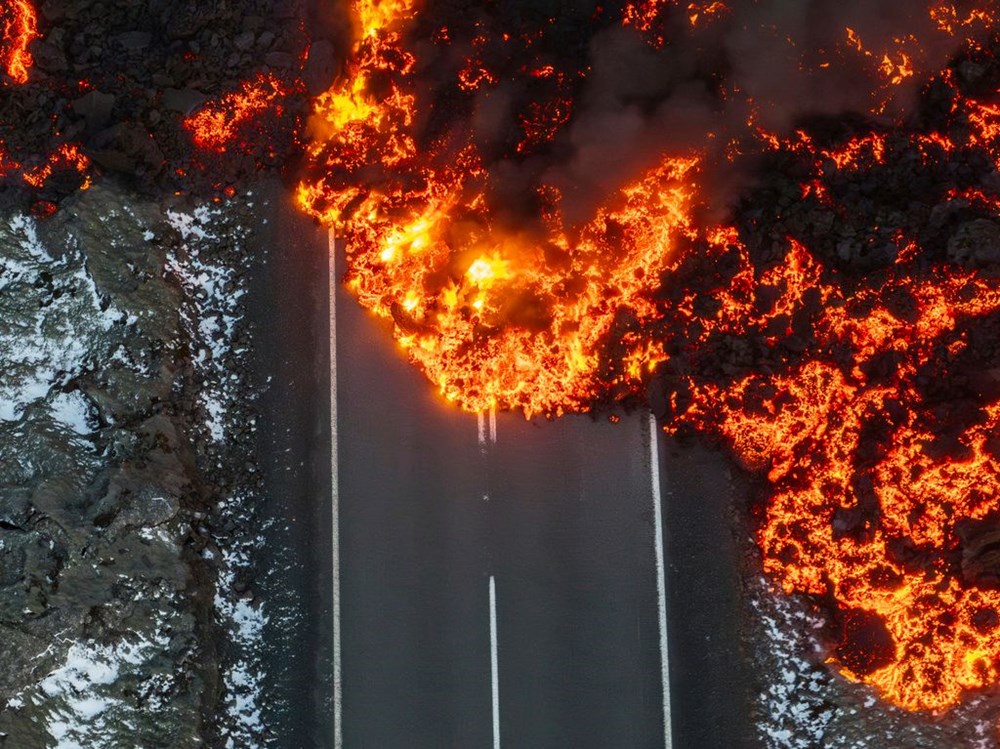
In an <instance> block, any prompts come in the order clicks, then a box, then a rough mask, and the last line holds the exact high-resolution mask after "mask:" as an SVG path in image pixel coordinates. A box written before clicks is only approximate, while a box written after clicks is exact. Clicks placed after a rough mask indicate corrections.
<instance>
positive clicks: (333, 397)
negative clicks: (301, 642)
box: [327, 229, 344, 749]
mask: <svg viewBox="0 0 1000 749" xmlns="http://www.w3.org/2000/svg"><path fill="white" fill-rule="evenodd" d="M327 240H328V251H329V259H328V263H327V266H328V268H329V272H330V505H331V514H332V516H333V528H332V534H333V535H332V538H333V746H334V749H343V746H344V728H343V715H344V710H343V686H344V680H343V674H342V673H341V670H340V476H339V466H338V462H337V450H338V447H337V286H338V280H337V251H336V235H335V234H334V231H333V229H330V230H329V232H328V233H327Z"/></svg>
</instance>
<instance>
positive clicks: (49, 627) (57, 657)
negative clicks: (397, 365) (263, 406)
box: [0, 183, 265, 749]
mask: <svg viewBox="0 0 1000 749" xmlns="http://www.w3.org/2000/svg"><path fill="white" fill-rule="evenodd" d="M208 206H209V207H206V206H204V205H202V206H200V207H199V206H197V205H194V206H192V205H191V204H190V203H186V202H183V201H180V200H177V201H174V204H173V205H165V204H164V203H163V202H162V201H161V202H159V203H153V202H150V201H146V200H143V199H141V198H139V197H138V196H137V195H136V194H134V193H132V192H130V191H128V190H125V189H122V188H120V187H116V186H113V185H112V184H110V183H109V184H105V185H101V186H97V187H94V188H93V189H91V190H89V191H87V192H85V193H81V195H80V196H79V198H78V199H75V200H73V201H72V202H70V203H68V204H66V205H65V206H64V207H63V209H62V210H61V211H60V212H59V213H58V214H56V215H55V216H53V217H51V218H49V219H46V220H44V221H41V222H39V221H37V220H36V219H33V218H30V217H27V216H25V215H24V214H23V213H19V212H17V211H7V212H6V213H5V215H3V216H2V217H0V246H2V247H3V248H4V249H3V253H0V287H2V292H3V293H2V294H0V337H2V338H3V345H2V346H0V357H2V367H3V369H4V371H5V376H4V378H3V380H2V386H0V387H2V388H3V391H4V392H3V394H2V402H3V410H2V412H0V456H2V463H3V465H4V472H3V476H2V479H0V545H2V548H3V550H4V554H3V556H2V557H0V559H2V565H0V586H2V591H0V602H2V611H0V626H2V628H3V630H4V633H3V637H2V638H0V643H2V644H0V648H2V652H0V659H2V662H3V664H4V668H3V675H2V677H0V703H3V704H5V705H6V709H4V710H3V711H2V712H0V735H2V736H3V739H2V740H0V745H4V746H9V747H12V748H13V747H17V748H18V749H21V748H22V747H24V748H26V749H30V748H31V747H45V746H60V747H69V746H87V747H117V746H136V745H141V746H150V747H153V746H163V747H185V746H204V745H206V743H207V745H210V746H260V745H263V742H264V733H263V726H262V725H261V723H260V720H259V710H260V704H259V696H260V695H259V689H260V685H259V676H260V669H261V666H260V663H259V656H257V655H255V654H254V646H255V645H256V644H257V640H258V639H259V634H260V629H261V627H262V626H263V623H264V619H265V617H264V615H263V613H262V612H261V611H260V607H259V605H258V604H257V603H256V602H255V601H254V594H253V592H252V585H251V582H252V578H253V573H252V565H253V559H252V557H253V550H254V547H255V544H259V543H261V542H260V539H259V536H258V533H257V530H256V524H255V523H254V515H253V513H254V503H253V501H252V500H253V499H254V497H253V492H254V490H255V487H256V481H257V480H256V477H255V475H254V467H253V464H252V455H251V452H250V451H251V450H252V441H253V438H254V436H253V435H254V426H255V424H254V421H253V417H252V416H249V415H248V411H249V410H250V409H251V402H252V393H251V392H249V391H248V388H251V387H252V386H253V384H252V383H251V382H249V380H248V378H247V377H246V376H245V375H244V372H245V369H244V367H245V362H244V360H245V358H246V357H247V355H248V346H247V335H248V333H247V330H246V328H245V325H244V322H243V315H242V311H241V301H240V300H241V296H242V294H243V293H245V288H246V283H247V278H246V274H247V273H248V269H249V267H250V265H251V263H252V259H251V258H250V255H249V253H247V252H246V246H245V244H246V243H247V242H249V241H250V240H251V237H250V236H249V235H250V229H249V228H248V227H249V226H252V225H253V222H252V221H251V220H250V219H249V218H248V216H249V215H250V214H251V212H253V211H254V210H255V208H257V209H259V207H258V206H256V204H255V199H254V197H253V196H252V195H250V194H248V195H244V196H242V198H241V199H240V200H238V201H234V202H233V203H232V204H222V205H216V204H212V203H209V204H208ZM4 742H5V743H4ZM136 742H137V743H136Z"/></svg>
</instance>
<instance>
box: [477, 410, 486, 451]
mask: <svg viewBox="0 0 1000 749" xmlns="http://www.w3.org/2000/svg"><path fill="white" fill-rule="evenodd" d="M476 424H477V426H478V427H479V447H481V448H482V449H484V450H485V449H486V414H485V413H483V412H482V411H480V412H479V413H477V414H476Z"/></svg>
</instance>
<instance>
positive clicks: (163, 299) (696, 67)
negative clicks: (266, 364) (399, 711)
mask: <svg viewBox="0 0 1000 749" xmlns="http://www.w3.org/2000/svg"><path fill="white" fill-rule="evenodd" d="M209 5H212V4H209ZM217 5H218V6H219V7H212V8H208V9H204V8H202V9H198V8H195V7H194V6H193V5H190V4H183V3H182V4H178V5H177V7H176V8H171V9H167V8H161V9H160V10H159V11H158V12H156V13H154V12H153V11H152V10H149V11H148V12H147V11H143V10H142V9H138V10H134V11H130V12H128V13H124V14H123V15H122V16H121V17H120V18H119V17H115V18H112V17H110V16H109V15H108V14H107V13H105V12H103V11H102V10H101V9H99V8H97V7H96V5H95V7H93V8H91V7H90V5H88V4H85V6H86V7H84V8H83V9H78V10H76V11H73V12H70V11H68V10H67V8H66V7H63V4H62V3H50V4H46V5H45V6H43V7H39V8H36V7H35V6H34V5H33V4H32V3H31V2H28V0H18V2H14V3H9V4H8V5H7V6H6V7H5V8H4V9H3V10H0V42H2V44H0V68H2V69H3V71H5V77H4V79H3V81H2V85H0V177H2V179H3V191H2V193H0V194H2V197H3V200H4V206H5V208H4V210H5V213H4V216H3V220H2V222H0V230H2V232H3V233H4V235H5V240H4V243H3V245H2V246H0V253H2V254H0V270H2V272H0V291H2V292H3V293H4V295H5V300H6V301H8V303H9V304H10V309H9V310H7V315H6V317H5V318H4V319H5V321H6V322H5V327H4V328H2V329H0V333H2V334H3V336H4V337H5V340H6V341H7V345H6V347H5V349H4V351H5V354H4V355H5V357H6V360H5V371H6V372H8V373H9V374H7V375H5V377H4V379H3V380H2V381H0V389H2V391H3V393H4V401H5V402H4V405H2V406H0V427H2V431H0V440H2V442H0V451H3V453H4V454H5V456H9V458H10V460H11V465H12V466H14V468H13V469H12V470H11V471H10V474H9V477H8V478H7V479H5V481H6V482H7V483H6V484H5V486H4V492H5V493H4V495H3V500H2V501H3V505H2V509H3V512H5V513H7V514H8V515H9V516H10V517H9V519H3V518H0V519H3V522H2V523H0V543H2V544H3V546H2V548H4V549H8V548H10V549H14V550H16V551H15V552H14V553H13V556H12V559H15V560H19V561H17V563H16V564H15V563H12V566H11V572H10V574H6V573H5V574H3V575H2V576H0V582H3V584H4V585H5V586H6V587H5V590H6V591H8V592H7V594H5V595H6V599H7V601H9V602H11V603H10V605H9V606H6V605H5V607H4V611H3V615H2V616H3V619H2V621H3V624H4V626H5V627H6V628H8V629H9V630H10V631H12V632H14V631H16V632H17V633H18V634H17V635H16V637H15V636H14V635H12V637H15V639H14V640H12V642H15V645H14V646H12V647H13V649H14V650H20V651H21V653H22V658H21V660H18V658H17V656H16V654H14V653H13V652H12V653H10V654H9V657H10V659H11V662H12V663H15V664H17V667H16V668H12V669H10V671H9V673H10V676H9V678H8V680H7V683H6V684H4V683H0V697H2V698H3V699H5V700H6V704H7V706H8V708H9V710H7V711H5V712H4V717H3V718H0V731H3V732H4V734H5V735H6V737H8V739H9V740H12V741H15V742H16V741H21V742H22V743H21V744H16V745H18V746H29V745H35V744H37V745H39V746H41V745H46V746H47V745H49V744H47V743H45V742H49V743H52V742H56V743H58V745H59V746H64V745H65V746H70V745H75V744H72V743H65V742H73V741H76V742H77V744H83V745H87V746H104V745H107V746H112V745H114V741H113V740H112V739H110V738H108V737H110V736H114V735H116V734H115V731H121V730H125V727H129V726H133V723H134V719H133V717H130V716H131V714H132V713H131V712H130V711H135V710H136V709H137V705H146V704H162V705H164V706H167V705H169V706H170V709H172V710H174V711H175V712H176V715H173V717H171V718H170V719H169V720H170V722H171V725H172V726H174V727H175V728H176V727H177V726H185V727H186V728H185V729H184V730H185V731H186V732H187V733H186V734H184V736H186V737H182V738H180V739H176V738H175V740H174V743H173V744H171V745H172V746H177V747H182V746H189V745H190V746H195V745H202V744H200V743H199V742H204V741H207V742H208V743H209V744H210V745H216V744H218V745H219V746H243V745H275V746H277V745H281V743H280V742H281V737H280V736H277V735H276V734H275V733H274V732H273V731H272V730H270V729H269V727H268V726H267V725H266V717H267V714H268V710H269V708H268V707H267V704H266V703H267V700H266V696H265V694H264V691H263V690H264V689H265V688H266V686H265V685H266V683H267V676H266V672H267V669H268V667H269V666H268V665H267V663H266V658H265V657H264V656H262V655H261V654H260V648H262V647H263V645H262V640H261V633H262V632H265V631H268V627H275V626H277V625H275V623H274V622H275V620H274V619H269V618H268V617H269V614H268V611H269V609H268V604H267V601H266V597H265V598H264V599H258V598H257V596H258V595H259V593H260V591H259V590H258V589H257V587H256V585H255V582H254V580H255V577H256V576H260V577H262V578H264V577H266V575H265V574H264V573H263V572H262V571H261V570H259V569H258V568H257V566H255V565H259V557H260V554H261V549H262V545H263V544H264V543H265V542H264V541H263V540H262V537H260V536H258V535H256V534H255V533H254V532H253V531H252V528H253V526H254V523H255V522H256V521H257V520H259V517H260V516H259V515H258V514H256V513H258V512H260V511H259V510H256V509H254V500H255V498H256V497H257V496H258V493H259V489H260V486H261V485H260V479H259V478H257V477H255V476H254V475H253V474H254V473H255V471H256V470H257V468H256V466H255V460H256V459H255V457H254V452H253V451H254V447H253V446H254V445H255V444H256V443H255V441H254V440H255V439H256V437H255V424H256V421H255V418H256V416H255V414H256V411H255V408H257V407H256V406H255V405H254V402H255V401H254V397H253V394H254V393H255V392H256V393H258V394H259V392H260V389H261V388H263V387H264V385H263V384H262V383H259V382H254V380H253V376H252V375H251V374H249V373H248V372H249V369H250V365H249V364H248V361H249V358H250V357H252V355H253V342H254V340H255V338H254V335H255V331H254V327H253V325H252V324H250V323H249V322H247V319H248V318H247V314H248V310H247V309H246V307H245V303H244V302H243V299H244V297H245V296H246V295H247V293H248V292H247V288H248V287H247V285H246V284H247V283H248V282H247V281H246V278H247V277H248V276H250V275H252V269H253V268H255V267H257V266H256V265H255V263H259V262H260V258H258V257H255V256H254V252H255V249H254V248H253V247H252V246H251V244H248V243H247V241H246V239H247V237H248V236H249V234H250V233H251V229H250V227H251V226H252V225H253V226H256V225H257V224H255V223H254V222H255V221H256V220H257V219H258V218H259V216H258V215H257V214H258V212H257V211H255V210H254V205H255V204H256V203H255V201H256V200H257V199H258V198H255V190H256V186H257V185H258V184H259V183H260V181H261V180H266V179H268V178H276V177H280V178H282V179H283V180H284V183H285V184H286V185H287V186H288V193H289V194H290V195H292V196H294V199H295V201H296V203H297V205H298V206H299V208H300V209H301V210H302V211H303V212H304V213H305V214H306V215H307V216H310V217H312V218H314V219H315V220H316V221H318V222H319V223H321V224H322V225H323V226H325V227H328V228H329V229H331V230H332V231H334V232H335V233H336V235H337V237H338V239H339V240H340V241H342V242H343V244H344V246H345V249H346V261H347V266H346V270H345V273H344V277H343V283H344V285H345V287H346V289H347V290H349V292H350V293H351V294H352V295H353V296H354V297H356V298H357V300H358V302H359V303H360V304H361V305H362V306H363V307H364V308H365V309H367V310H368V311H369V312H370V313H371V314H372V315H373V316H374V317H376V318H378V319H380V320H381V321H382V323H383V324H384V325H385V326H387V327H388V328H390V329H391V330H392V335H393V337H394V339H395V341H396V342H397V343H398V345H399V347H400V350H401V351H402V352H403V353H404V354H405V356H407V357H408V359H409V360H410V361H411V362H412V363H413V365H414V366H416V367H417V368H418V369H419V370H420V371H421V372H423V374H424V375H426V378H427V380H428V381H429V387H433V388H436V390H437V391H438V392H439V393H440V395H441V397H442V400H443V401H444V402H445V403H447V404H450V406H451V407H454V408H461V409H465V410H468V411H470V412H480V413H482V412H484V411H490V410H496V409H500V410H512V411H520V412H522V413H523V414H524V415H525V417H526V418H529V419H531V418H559V417H560V416H562V415H564V414H569V413H580V412H589V413H593V414H595V415H602V414H606V413H609V412H610V409H613V408H616V407H622V406H624V407H626V408H638V407H642V406H643V405H645V404H647V403H648V405H649V406H650V407H651V408H652V410H653V412H654V413H655V415H656V417H657V419H658V424H659V426H660V427H661V428H662V430H663V431H664V432H665V433H666V434H668V435H670V436H672V437H676V438H678V439H681V440H685V439H697V440H700V441H702V442H704V443H706V444H709V445H712V446H713V447H715V448H717V449H719V450H721V451H723V452H724V453H725V454H726V455H727V456H728V457H729V459H730V460H732V461H733V464H734V465H735V466H738V470H739V477H740V478H739V483H740V486H741V487H742V491H741V496H742V497H744V498H745V500H746V501H745V503H744V504H740V505H739V506H738V507H736V508H734V512H735V513H736V517H737V519H738V524H739V526H740V528H741V529H742V530H741V532H742V535H741V537H743V538H746V539H747V547H746V550H747V554H746V556H747V562H746V569H743V570H741V574H742V576H743V581H744V599H745V604H746V607H747V619H746V630H747V633H748V640H749V650H750V652H751V653H752V656H751V661H752V664H753V666H754V668H753V670H754V672H755V674H757V676H756V677H755V688H754V695H753V697H754V700H755V706H756V707H755V711H756V712H755V715H754V718H755V729H754V730H755V731H756V733H757V739H758V740H759V741H760V743H762V744H763V745H765V746H768V747H772V746H773V747H792V746H794V747H804V748H805V747H814V746H825V747H869V746H879V747H887V748H889V747H896V746H898V747H914V746H928V747H942V746H963V747H967V746H976V747H979V746H981V747H995V746H998V744H1000V700H998V698H997V688H998V684H1000V553H998V551H997V549H998V547H1000V470H998V466H1000V435H998V426H1000V343H998V342H1000V37H998V32H1000V27H998V25H997V19H1000V8H998V7H997V6H996V5H995V4H994V3H992V2H985V1H984V2H978V3H946V2H937V1H932V2H920V3H907V4H905V6H906V7H897V6H899V5H903V4H899V3H896V4H891V6H892V7H890V4H884V7H883V6H879V7H877V8H876V7H873V5H872V4H870V3H858V4H852V3H827V2H820V1H817V2H810V3H804V4H803V8H804V10H802V11H801V12H793V11H791V10H790V9H788V8H786V7H785V5H784V4H782V3H774V4H760V3H753V2H728V3H727V2H711V3H709V2H690V3H687V2H674V1H672V0H645V1H644V2H632V3H628V2H625V3H612V4H601V5H598V4H596V3H585V2H580V3H571V4H566V5H565V6H563V5H560V6H559V8H552V9H548V8H546V7H545V6H544V5H540V4H538V3H527V2H526V3H520V2H518V3H505V4H499V5H496V4H485V3H484V4H481V5H473V6H469V5H467V4H461V3H452V2H446V1H444V0H427V2H425V3H418V2H416V0H382V1H381V2H376V1H375V0H356V2H353V3H350V4H336V5H335V6H334V7H330V8H316V7H313V5H312V4H307V3H304V2H303V3H284V2H279V1H278V0H256V1H255V2H249V0H248V3H247V5H248V6H253V7H252V8H249V7H248V8H243V9H238V10H234V9H233V8H231V7H229V4H226V3H219V4H217ZM237 5H238V4H237ZM189 6H190V7H189ZM223 6H225V7H223ZM248 9H249V10H254V11H255V12H254V13H248V12H244V11H246V10H248ZM234 14H237V15H239V16H240V18H239V19H237V18H236V16H235V15H234ZM307 28H308V29H309V31H310V33H312V34H315V35H316V36H317V38H310V35H309V34H307V33H306V29H307ZM67 30H69V32H70V33H67ZM88 38H93V40H94V41H93V44H90V45H87V44H84V43H82V41H78V40H85V39H88ZM146 59H150V60H154V59H155V60H158V61H159V63H158V65H157V69H156V70H153V69H148V70H147V69H146V67H145V65H147V64H149V63H144V62H143V61H144V60H146ZM122 61H124V62H122ZM67 70H72V72H73V73H74V74H73V75H67V74H66V71H67ZM28 110H30V111H34V112H44V113H45V114H44V115H43V116H40V117H34V118H20V117H19V116H18V115H17V113H18V112H24V111H28ZM123 196H127V197H123ZM164 196H169V197H164ZM215 227H220V228H219V230H218V231H216V229H215ZM116 253H117V254H116ZM119 256H120V258H121V260H122V269H120V270H119V271H118V272H116V271H115V269H114V265H113V263H112V261H113V260H115V259H116V258H118V257H119ZM2 301H4V300H0V303H2ZM227 388H230V390H227ZM8 404H9V405H8ZM234 414H235V416H234ZM227 419H229V421H227ZM237 424H242V425H250V426H243V427H240V428H237V429H236V433H235V434H233V433H232V430H233V428H234V425H237ZM25 444H28V445H30V446H31V447H30V449H28V450H24V449H23V446H24V445H25ZM236 466H242V467H243V468H241V469H237V468H236ZM244 469H245V470H244ZM72 497H77V498H78V499H76V500H73V499H72ZM74 501H75V502H76V504H73V502H74ZM157 508H159V509H157ZM158 513H160V514H158ZM272 520H273V519H272ZM126 531H134V535H135V538H138V539H141V540H142V541H141V542H140V541H137V540H135V538H131V540H128V541H127V542H126V540H124V539H125V538H126V536H128V533H126ZM117 534H121V537H120V538H119V535H117ZM220 538H223V539H225V541H224V542H223V541H220V540H219V539H220ZM109 539H114V543H111V541H110V540H109ZM105 541H106V542H107V543H108V546H107V548H106V549H103V550H102V548H103V547H102V546H101V544H102V543H103V542H105ZM133 542H134V543H136V544H139V543H141V545H142V546H143V547H145V548H144V550H136V549H130V548H129V546H128V545H129V544H130V543H133ZM112 546H114V547H115V548H114V549H112ZM150 548H152V549H155V553H153V552H152V551H150ZM144 555H145V556H144ZM150 555H152V558H154V559H155V561H150V562H148V563H149V564H150V566H151V568H152V572H149V571H146V572H144V571H142V570H135V569H131V565H132V564H133V561H134V560H136V559H140V560H142V559H145V560H147V561H148V560H149V559H150V558H151V557H150ZM116 559H117V560H127V561H118V562H116V561H115V560H116ZM143 563H146V562H143ZM114 564H122V565H123V566H129V567H130V571H129V572H128V573H127V574H125V575H123V576H122V577H123V579H124V580H125V582H117V583H111V582H104V581H103V580H104V578H102V577H101V575H102V573H101V569H102V568H103V567H106V566H109V565H114ZM4 570H6V567H4ZM162 570H169V572H170V574H165V573H163V574H161V573H160V572H162ZM158 571H160V572H158ZM147 573H148V574H147ZM74 580H77V581H78V582H79V581H85V582H86V585H83V584H82V582H81V585H80V587H81V588H85V589H86V590H88V591H91V590H93V591H96V592H95V593H94V594H93V596H92V599H87V600H84V598H85V597H81V598H79V599H75V598H74V597H73V595H72V594H71V593H69V591H71V590H73V581H74ZM192 580H193V581H194V582H191V581H192ZM185 581H186V583H185ZM185 584H188V587H185ZM116 586H118V587H116ZM122 586H125V587H126V588H127V587H128V586H133V587H135V586H139V587H141V588H142V590H125V589H124V588H122ZM143 586H144V587H143ZM262 589H266V584H264V585H263V588H262ZM126 601H143V602H145V603H144V604H143V605H144V606H145V605H146V604H148V605H149V606H153V604H152V603H150V602H151V601H155V602H156V604H155V606H153V607H154V608H155V609H156V611H155V612H154V611H152V610H150V611H146V610H145V609H142V610H141V611H140V610H139V609H136V608H134V607H130V606H129V605H127V604H126V603H125V602H126ZM280 607H281V605H280V604H278V605H276V607H274V610H275V616H277V614H278V613H280ZM168 620H169V621H168ZM140 622H143V623H140ZM171 622H173V623H171ZM151 623H155V626H154V624H151ZM56 641H59V642H64V643H67V644H66V647H61V648H59V649H58V653H56V652H49V650H51V648H48V649H46V648H42V647H40V646H41V644H42V643H47V642H56ZM244 651H245V652H246V653H252V655H247V656H246V657H243V656H242V655H240V653H242V652H244ZM29 653H30V654H33V655H36V656H39V657H42V656H43V655H44V656H45V657H47V658H48V659H49V660H48V661H46V666H45V668H43V669H41V670H43V671H45V674H41V673H38V672H37V670H36V671H33V670H32V669H30V668H29V667H28V665H27V664H26V663H25V662H23V655H24V654H29ZM46 654H47V655H46ZM206 656H211V657H210V658H208V660H212V658H215V659H216V660H215V661H213V662H214V663H217V664H227V665H224V666H222V665H220V666H219V667H218V668H216V667H215V666H212V667H208V668H204V667H199V668H193V667H192V668H186V669H176V670H174V671H173V673H174V676H172V677H169V678H168V677H166V676H163V673H170V672H171V668H169V667H168V668H166V669H165V671H164V669H163V664H164V663H168V664H173V665H174V666H176V665H177V664H178V663H181V662H190V661H193V660H197V659H199V658H201V659H205V658H206ZM157 669H159V670H157ZM154 672H155V673H154ZM129 680H131V681H130V682H129V684H130V685H131V684H132V682H135V683H138V684H140V687H134V685H132V686H128V687H127V688H126V685H125V682H126V681H129ZM81 694H86V695H90V696H88V697H87V698H81V697H80V695H81ZM93 695H98V696H96V697H95V696H93ZM178 695H183V698H181V697H178ZM157 700H159V702H157ZM204 705H209V706H210V709H209V710H208V713H209V714H211V711H212V710H213V709H218V710H220V712H219V714H220V715H223V714H224V715H227V716H228V717H226V718H225V719H222V720H220V721H219V722H218V724H217V725H211V723H212V720H211V719H209V718H206V713H205V710H204V709H203V708H204ZM225 706H228V707H229V708H231V709H229V710H228V712H226V711H225V710H223V707H225ZM165 709H166V708H165ZM275 709H278V708H275ZM143 730H147V729H143ZM148 730H149V731H150V732H151V733H150V736H151V737H153V736H154V735H155V734H156V731H157V730H158V729H157V727H156V726H149V727H148ZM177 730H179V729H177ZM11 737H22V738H11ZM24 737H26V738H24ZM25 741H30V742H35V744H26V743H23V742H25ZM150 741H154V739H153V738H150ZM59 742H63V743H59ZM101 742H104V743H101ZM0 743H2V742H0ZM154 743H155V742H154Z"/></svg>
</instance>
